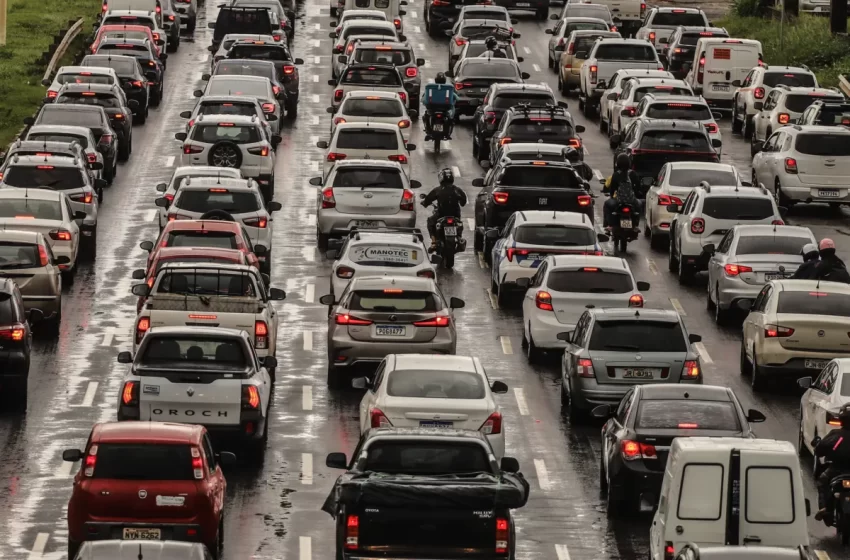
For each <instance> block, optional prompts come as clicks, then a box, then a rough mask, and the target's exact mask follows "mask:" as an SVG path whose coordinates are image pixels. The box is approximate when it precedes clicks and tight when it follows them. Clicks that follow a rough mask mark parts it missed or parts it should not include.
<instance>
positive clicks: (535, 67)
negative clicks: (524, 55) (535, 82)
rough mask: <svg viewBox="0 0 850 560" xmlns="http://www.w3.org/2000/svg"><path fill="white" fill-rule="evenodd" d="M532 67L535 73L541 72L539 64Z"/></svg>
mask: <svg viewBox="0 0 850 560" xmlns="http://www.w3.org/2000/svg"><path fill="white" fill-rule="evenodd" d="M531 67H532V68H534V71H535V72H540V66H538V65H537V64H532V65H531Z"/></svg>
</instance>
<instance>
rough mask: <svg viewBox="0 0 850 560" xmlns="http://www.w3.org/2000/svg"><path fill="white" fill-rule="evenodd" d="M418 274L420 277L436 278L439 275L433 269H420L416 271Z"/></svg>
mask: <svg viewBox="0 0 850 560" xmlns="http://www.w3.org/2000/svg"><path fill="white" fill-rule="evenodd" d="M416 276H418V277H420V278H436V277H437V275H436V274H434V271H433V270H420V271H419V272H417V273H416Z"/></svg>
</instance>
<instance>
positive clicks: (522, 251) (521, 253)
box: [506, 247, 528, 262]
mask: <svg viewBox="0 0 850 560" xmlns="http://www.w3.org/2000/svg"><path fill="white" fill-rule="evenodd" d="M506 252H507V256H508V261H510V262H513V261H514V255H519V256H521V257H524V256H526V255H528V249H514V248H513V247H510V248H509V249H508V250H507V251H506Z"/></svg>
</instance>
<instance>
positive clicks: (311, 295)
mask: <svg viewBox="0 0 850 560" xmlns="http://www.w3.org/2000/svg"><path fill="white" fill-rule="evenodd" d="M314 299H316V285H315V284H307V294H306V295H305V296H304V301H306V302H307V303H313V300H314Z"/></svg>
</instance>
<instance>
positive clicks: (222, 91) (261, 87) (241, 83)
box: [205, 78, 271, 98]
mask: <svg viewBox="0 0 850 560" xmlns="http://www.w3.org/2000/svg"><path fill="white" fill-rule="evenodd" d="M205 95H250V96H252V97H260V98H265V97H270V96H271V94H270V92H269V82H264V81H262V80H246V79H240V78H233V79H226V78H225V79H223V80H222V79H221V78H216V79H215V80H213V81H212V82H210V84H209V86H208V87H207V91H206V92H205Z"/></svg>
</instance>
